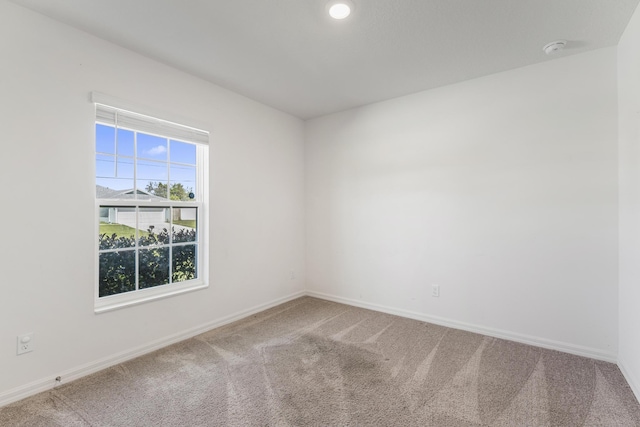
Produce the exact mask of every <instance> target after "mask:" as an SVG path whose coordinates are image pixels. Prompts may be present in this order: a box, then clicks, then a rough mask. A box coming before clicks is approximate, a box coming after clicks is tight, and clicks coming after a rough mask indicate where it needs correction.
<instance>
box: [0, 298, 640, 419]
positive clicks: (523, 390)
mask: <svg viewBox="0 0 640 427" xmlns="http://www.w3.org/2000/svg"><path fill="white" fill-rule="evenodd" d="M0 425H2V426H29V427H32V426H33V427H37V426H47V427H51V426H64V427H70V426H440V427H447V426H640V405H639V404H638V402H637V400H636V399H635V396H634V395H633V393H632V392H631V390H630V388H629V386H628V384H627V383H626V382H625V380H624V378H623V376H622V374H621V373H620V371H619V370H618V368H617V367H616V365H614V364H610V363H605V362H600V361H595V360H591V359H587V358H583V357H578V356H573V355H569V354H565V353H560V352H557V351H551V350H545V349H540V348H536V347H531V346H528V345H524V344H518V343H514V342H509V341H504V340H500V339H496V338H490V337H486V336H482V335H478V334H473V333H470V332H463V331H459V330H455V329H450V328H445V327H442V326H437V325H433V324H428V323H424V322H419V321H415V320H410V319H405V318H401V317H397V316H391V315H387V314H382V313H377V312H373V311H369V310H364V309H359V308H354V307H350V306H346V305H342V304H336V303H333V302H327V301H322V300H318V299H314V298H309V297H305V298H300V299H297V300H295V301H291V302H289V303H286V304H283V305H280V306H278V307H275V308H272V309H270V310H267V311H264V312H262V313H259V314H257V315H254V316H251V317H249V318H246V319H243V320H241V321H239V322H236V323H233V324H230V325H227V326H225V327H222V328H219V329H215V330H212V331H210V332H207V333H205V334H202V335H199V336H197V337H195V338H192V339H189V340H186V341H183V342H180V343H178V344H175V345H172V346H169V347H167V348H164V349H162V350H159V351H156V352H154V353H151V354H148V355H145V356H143V357H139V358H137V359H134V360H131V361H129V362H126V363H123V364H120V365H118V366H115V367H112V368H110V369H106V370H104V371H101V372H98V373H96V374H94V375H91V376H88V377H85V378H82V379H80V380H77V381H75V382H72V383H69V384H65V385H62V386H60V387H58V388H57V389H55V390H52V391H49V392H45V393H41V394H39V395H36V396H33V397H31V398H28V399H25V400H22V401H20V402H17V403H14V404H12V405H9V406H5V407H4V408H1V409H0Z"/></svg>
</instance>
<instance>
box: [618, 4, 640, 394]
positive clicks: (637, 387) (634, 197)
mask: <svg viewBox="0 0 640 427" xmlns="http://www.w3.org/2000/svg"><path fill="white" fill-rule="evenodd" d="M638 52H640V9H638V10H636V12H635V14H634V16H633V18H632V19H631V22H630V23H629V26H628V27H627V29H626V31H625V33H624V35H623V36H622V39H621V40H620V44H619V45H618V99H619V101H618V102H619V104H618V106H619V117H620V119H619V126H620V128H619V136H620V146H619V158H620V291H619V292H620V344H619V346H620V348H619V355H618V360H619V365H620V368H621V369H622V371H623V372H624V373H625V375H626V377H627V380H628V381H629V383H630V385H631V386H632V388H633V389H634V391H635V393H636V396H637V397H638V399H640V55H638Z"/></svg>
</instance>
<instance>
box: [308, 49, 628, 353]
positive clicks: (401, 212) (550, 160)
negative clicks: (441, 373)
mask: <svg viewBox="0 0 640 427" xmlns="http://www.w3.org/2000/svg"><path fill="white" fill-rule="evenodd" d="M616 102H617V96H616V49H615V48H607V49H600V50H596V51H592V52H589V53H585V54H581V55H575V56H570V57H567V58H562V59H556V60H553V61H550V62H545V63H541V64H538V65H532V66H529V67H526V68H521V69H517V70H512V71H508V72H504V73H500V74H495V75H491V76H488V77H483V78H480V79H476V80H472V81H467V82H464V83H460V84H456V85H452V86H448V87H443V88H440V89H436V90H430V91H426V92H421V93H417V94H413V95H410V96H406V97H402V98H397V99H393V100H390V101H386V102H381V103H377V104H373V105H369V106H366V107H362V108H357V109H353V110H349V111H345V112H342V113H338V114H334V115H330V116H326V117H322V118H318V119H315V120H311V121H308V122H307V123H306V150H305V157H306V171H305V174H306V208H307V287H308V289H309V290H311V291H313V292H317V293H318V294H323V295H325V296H326V295H328V296H330V297H333V298H339V299H340V300H343V301H350V302H352V303H357V304H363V305H365V306H367V305H368V306H378V308H382V309H387V310H389V311H391V312H397V313H404V314H406V315H410V316H413V317H418V318H420V316H423V317H424V318H426V319H429V318H434V319H435V320H441V321H443V322H445V323H450V324H454V325H457V326H461V327H466V328H470V329H475V330H481V331H484V332H489V333H493V334H494V335H499V336H507V337H510V338H512V339H519V340H522V341H527V342H534V343H538V344H542V345H547V346H550V347H556V348H563V349H565V350H566V351H571V352H574V353H579V354H588V355H591V356H594V357H599V358H603V359H608V360H615V357H616V354H617V306H618V295H617V280H618V277H617V268H618V265H617V264H618V257H617V251H618V241H617V226H618V218H617V144H616V141H617V104H616ZM431 284H439V285H440V286H441V297H440V298H432V297H431V296H430V293H431ZM636 319H637V318H636Z"/></svg>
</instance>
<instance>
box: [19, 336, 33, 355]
mask: <svg viewBox="0 0 640 427" xmlns="http://www.w3.org/2000/svg"><path fill="white" fill-rule="evenodd" d="M30 351H33V332H30V333H28V334H24V335H18V354H24V353H29V352H30Z"/></svg>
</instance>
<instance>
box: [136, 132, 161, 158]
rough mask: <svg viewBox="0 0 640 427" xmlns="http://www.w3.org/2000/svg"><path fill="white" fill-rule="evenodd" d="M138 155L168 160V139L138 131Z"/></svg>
mask: <svg viewBox="0 0 640 427" xmlns="http://www.w3.org/2000/svg"><path fill="white" fill-rule="evenodd" d="M138 157H142V158H145V159H153V160H161V161H167V139H166V138H161V137H159V136H153V135H147V134H146V133H140V132H138Z"/></svg>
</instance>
